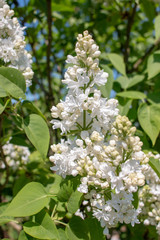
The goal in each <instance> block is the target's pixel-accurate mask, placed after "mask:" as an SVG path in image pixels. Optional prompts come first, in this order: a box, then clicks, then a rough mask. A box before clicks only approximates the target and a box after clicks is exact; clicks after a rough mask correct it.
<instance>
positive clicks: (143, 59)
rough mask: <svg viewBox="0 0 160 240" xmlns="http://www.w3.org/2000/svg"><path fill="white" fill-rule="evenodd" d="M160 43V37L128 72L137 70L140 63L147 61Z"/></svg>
mask: <svg viewBox="0 0 160 240" xmlns="http://www.w3.org/2000/svg"><path fill="white" fill-rule="evenodd" d="M159 45H160V38H159V39H158V40H157V41H156V42H155V43H154V44H153V45H152V46H151V47H150V48H149V49H148V50H147V51H146V53H145V54H144V55H143V56H142V57H141V58H139V59H138V60H137V61H136V62H135V64H134V65H133V68H132V69H130V70H129V71H128V73H132V72H134V71H137V69H138V67H139V65H140V64H141V63H143V62H144V61H145V59H146V58H147V57H148V56H149V55H150V54H151V53H152V51H153V50H155V49H156V48H158V47H159Z"/></svg>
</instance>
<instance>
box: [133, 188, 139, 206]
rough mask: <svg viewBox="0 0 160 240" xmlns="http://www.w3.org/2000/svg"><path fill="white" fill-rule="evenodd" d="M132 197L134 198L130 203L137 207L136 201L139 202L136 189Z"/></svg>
mask: <svg viewBox="0 0 160 240" xmlns="http://www.w3.org/2000/svg"><path fill="white" fill-rule="evenodd" d="M133 199H134V200H133V202H132V204H133V206H134V207H135V209H137V208H138V203H139V197H138V191H137V192H134V193H133Z"/></svg>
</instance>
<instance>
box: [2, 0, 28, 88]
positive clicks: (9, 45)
mask: <svg viewBox="0 0 160 240" xmlns="http://www.w3.org/2000/svg"><path fill="white" fill-rule="evenodd" d="M13 15H14V11H13V10H11V9H10V7H9V6H8V5H7V4H6V2H5V1H4V0H0V60H1V61H2V62H3V63H4V64H3V65H5V66H8V67H13V68H16V69H18V70H20V71H21V72H22V74H23V76H24V78H25V80H26V85H27V86H29V85H30V84H31V79H32V77H33V71H32V69H31V63H32V59H31V55H30V54H29V53H28V52H27V50H25V47H26V42H25V38H24V33H23V31H24V28H22V27H21V26H20V24H19V22H18V20H17V18H16V17H13Z"/></svg>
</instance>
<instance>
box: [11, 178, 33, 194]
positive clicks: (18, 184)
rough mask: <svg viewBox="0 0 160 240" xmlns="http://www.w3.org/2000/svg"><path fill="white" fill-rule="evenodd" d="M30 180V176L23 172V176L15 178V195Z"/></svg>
mask: <svg viewBox="0 0 160 240" xmlns="http://www.w3.org/2000/svg"><path fill="white" fill-rule="evenodd" d="M17 177H18V176H17ZM30 181H31V180H30V179H29V178H27V177H26V175H25V174H22V175H21V176H19V177H18V178H17V179H16V180H15V183H14V186H13V196H15V195H16V194H17V193H18V192H19V191H20V190H21V189H22V188H23V187H24V186H25V185H26V184H28V183H29V182H30Z"/></svg>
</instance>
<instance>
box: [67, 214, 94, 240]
mask: <svg viewBox="0 0 160 240" xmlns="http://www.w3.org/2000/svg"><path fill="white" fill-rule="evenodd" d="M66 233H67V236H68V238H69V239H72V240H89V237H88V228H87V225H86V223H85V221H84V220H82V219H81V218H80V217H77V216H74V217H73V218H72V219H71V220H70V221H69V227H67V228H66Z"/></svg>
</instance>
